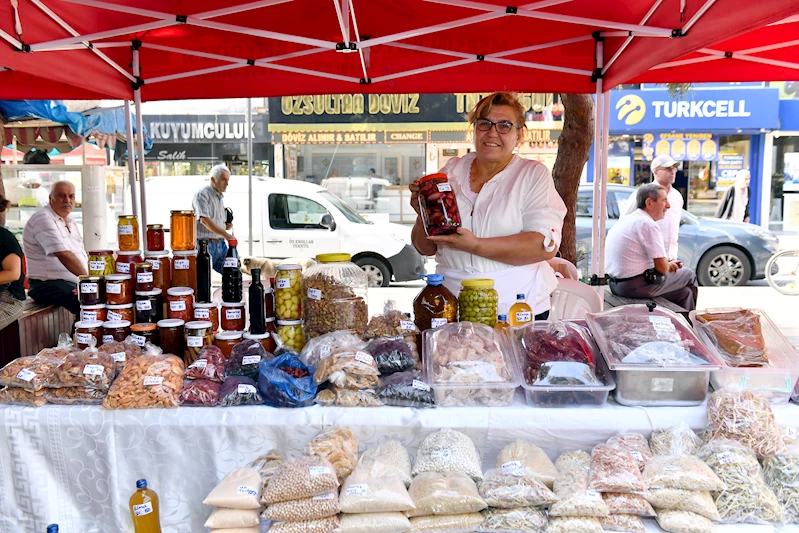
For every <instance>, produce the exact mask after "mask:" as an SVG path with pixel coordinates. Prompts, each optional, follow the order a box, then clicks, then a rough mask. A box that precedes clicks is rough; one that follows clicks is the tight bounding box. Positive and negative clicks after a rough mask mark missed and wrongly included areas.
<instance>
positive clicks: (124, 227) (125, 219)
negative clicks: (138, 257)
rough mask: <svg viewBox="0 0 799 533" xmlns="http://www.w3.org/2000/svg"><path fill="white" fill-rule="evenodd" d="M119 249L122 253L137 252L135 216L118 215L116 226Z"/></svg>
mask: <svg viewBox="0 0 799 533" xmlns="http://www.w3.org/2000/svg"><path fill="white" fill-rule="evenodd" d="M117 235H118V237H119V249H120V250H121V251H123V252H132V251H135V250H138V249H139V247H140V245H139V217H137V216H136V215H120V216H119V223H118V224H117Z"/></svg>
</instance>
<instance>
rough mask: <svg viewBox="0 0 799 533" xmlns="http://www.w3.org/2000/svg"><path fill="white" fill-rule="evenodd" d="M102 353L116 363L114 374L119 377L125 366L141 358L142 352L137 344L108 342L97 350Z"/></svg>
mask: <svg viewBox="0 0 799 533" xmlns="http://www.w3.org/2000/svg"><path fill="white" fill-rule="evenodd" d="M97 349H98V350H100V351H101V352H103V353H107V354H108V355H110V356H111V357H112V358H113V359H114V362H115V363H116V374H117V375H119V373H120V372H122V369H123V368H125V366H126V365H127V364H128V363H130V362H131V361H133V360H134V359H136V358H137V357H139V356H141V354H142V350H141V347H140V346H139V345H138V344H133V343H129V342H117V341H113V342H108V343H106V344H103V345H102V346H100V347H99V348H97Z"/></svg>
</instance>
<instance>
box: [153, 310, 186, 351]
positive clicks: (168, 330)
mask: <svg viewBox="0 0 799 533" xmlns="http://www.w3.org/2000/svg"><path fill="white" fill-rule="evenodd" d="M157 325H158V336H159V340H160V341H161V349H162V350H163V351H164V353H165V354H172V355H177V356H178V357H183V352H184V351H185V348H186V339H185V338H184V337H183V330H184V327H185V325H186V323H185V322H184V321H182V320H177V319H169V318H168V319H166V320H159V321H158V324H157Z"/></svg>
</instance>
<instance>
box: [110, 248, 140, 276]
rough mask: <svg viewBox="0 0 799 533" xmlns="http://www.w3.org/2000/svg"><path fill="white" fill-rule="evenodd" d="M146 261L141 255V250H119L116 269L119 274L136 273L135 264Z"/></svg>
mask: <svg viewBox="0 0 799 533" xmlns="http://www.w3.org/2000/svg"><path fill="white" fill-rule="evenodd" d="M142 261H144V260H143V259H142V257H141V250H136V251H133V252H124V251H120V252H117V262H116V270H117V274H135V272H134V271H133V265H135V264H136V263H141V262H142Z"/></svg>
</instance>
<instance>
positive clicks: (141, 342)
mask: <svg viewBox="0 0 799 533" xmlns="http://www.w3.org/2000/svg"><path fill="white" fill-rule="evenodd" d="M131 338H132V339H133V342H134V343H136V346H140V347H144V344H145V343H146V342H147V339H145V338H144V337H142V336H141V335H135V334H134V335H131Z"/></svg>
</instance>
